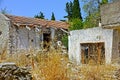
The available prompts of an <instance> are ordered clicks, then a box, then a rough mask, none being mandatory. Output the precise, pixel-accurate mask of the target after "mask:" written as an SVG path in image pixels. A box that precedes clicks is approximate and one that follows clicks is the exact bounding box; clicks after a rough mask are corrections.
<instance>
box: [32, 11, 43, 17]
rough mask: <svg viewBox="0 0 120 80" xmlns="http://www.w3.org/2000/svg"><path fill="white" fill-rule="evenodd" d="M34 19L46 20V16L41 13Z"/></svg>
mask: <svg viewBox="0 0 120 80" xmlns="http://www.w3.org/2000/svg"><path fill="white" fill-rule="evenodd" d="M34 17H35V18H40V19H44V18H45V16H44V14H43V13H42V12H41V11H40V13H39V14H37V15H35V16H34Z"/></svg>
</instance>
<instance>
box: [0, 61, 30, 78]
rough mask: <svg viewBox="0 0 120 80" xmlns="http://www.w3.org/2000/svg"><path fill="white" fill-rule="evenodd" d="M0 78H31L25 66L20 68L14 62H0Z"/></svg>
mask: <svg viewBox="0 0 120 80" xmlns="http://www.w3.org/2000/svg"><path fill="white" fill-rule="evenodd" d="M0 80H32V75H31V74H30V72H29V70H28V69H27V68H20V67H17V66H16V65H15V63H1V64H0Z"/></svg>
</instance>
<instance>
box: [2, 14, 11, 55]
mask: <svg viewBox="0 0 120 80" xmlns="http://www.w3.org/2000/svg"><path fill="white" fill-rule="evenodd" d="M9 26H10V21H9V19H8V18H6V17H5V16H4V15H3V14H1V13H0V53H2V52H3V50H4V49H8V42H9Z"/></svg>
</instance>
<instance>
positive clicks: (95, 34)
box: [68, 1, 120, 64]
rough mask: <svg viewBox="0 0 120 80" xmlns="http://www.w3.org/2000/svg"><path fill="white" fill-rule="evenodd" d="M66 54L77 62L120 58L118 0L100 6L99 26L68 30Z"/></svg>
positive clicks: (107, 62) (119, 6) (100, 61)
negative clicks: (67, 49) (67, 50)
mask: <svg viewBox="0 0 120 80" xmlns="http://www.w3.org/2000/svg"><path fill="white" fill-rule="evenodd" d="M68 54H69V58H70V60H72V61H75V62H76V63H77V64H87V63H89V62H90V61H94V62H95V63H106V64H110V63H111V62H112V61H113V60H114V59H120V1H118V2H114V3H109V4H105V5H102V6H101V27H95V28H89V29H82V30H75V31H70V35H69V52H68Z"/></svg>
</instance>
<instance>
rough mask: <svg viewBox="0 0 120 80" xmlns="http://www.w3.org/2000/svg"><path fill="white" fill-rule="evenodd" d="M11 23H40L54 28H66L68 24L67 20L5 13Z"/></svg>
mask: <svg viewBox="0 0 120 80" xmlns="http://www.w3.org/2000/svg"><path fill="white" fill-rule="evenodd" d="M5 16H7V17H8V18H9V19H10V20H11V22H12V23H14V24H21V25H40V26H44V27H55V28H64V29H68V27H69V24H68V23H67V22H61V21H48V20H44V19H38V18H29V17H21V16H14V15H8V14H6V15H5Z"/></svg>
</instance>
